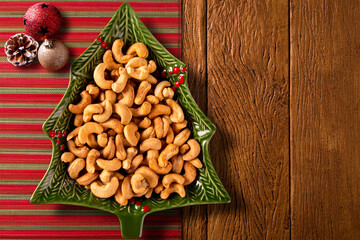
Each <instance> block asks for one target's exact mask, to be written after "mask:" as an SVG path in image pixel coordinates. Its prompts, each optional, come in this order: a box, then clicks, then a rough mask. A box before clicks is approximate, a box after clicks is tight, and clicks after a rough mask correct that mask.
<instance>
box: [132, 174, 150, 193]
mask: <svg viewBox="0 0 360 240" xmlns="http://www.w3.org/2000/svg"><path fill="white" fill-rule="evenodd" d="M130 184H131V188H132V190H133V192H134V193H135V194H145V192H146V190H147V188H148V187H149V183H148V182H147V181H146V179H145V177H144V176H143V175H142V174H139V173H135V174H134V175H132V177H131V179H130Z"/></svg>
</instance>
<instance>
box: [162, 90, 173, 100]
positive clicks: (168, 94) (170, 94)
mask: <svg viewBox="0 0 360 240" xmlns="http://www.w3.org/2000/svg"><path fill="white" fill-rule="evenodd" d="M174 94H175V93H174V90H172V89H171V88H164V90H163V91H162V95H163V96H164V98H173V97H174Z"/></svg>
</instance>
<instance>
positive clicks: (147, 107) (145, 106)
mask: <svg viewBox="0 0 360 240" xmlns="http://www.w3.org/2000/svg"><path fill="white" fill-rule="evenodd" d="M130 111H131V113H132V116H134V117H144V116H146V115H148V114H149V113H150V111H151V104H150V103H149V102H147V101H145V102H143V103H142V104H141V106H140V107H138V108H130Z"/></svg>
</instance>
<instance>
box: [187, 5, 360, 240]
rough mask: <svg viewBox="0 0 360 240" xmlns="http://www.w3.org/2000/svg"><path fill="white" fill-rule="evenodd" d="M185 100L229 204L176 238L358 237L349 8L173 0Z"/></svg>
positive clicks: (358, 25)
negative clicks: (177, 5)
mask: <svg viewBox="0 0 360 240" xmlns="http://www.w3.org/2000/svg"><path fill="white" fill-rule="evenodd" d="M182 17H183V35H182V36H183V39H182V42H183V46H182V47H183V54H182V56H183V57H182V59H183V61H184V62H185V63H186V64H188V66H189V69H190V81H189V82H190V83H189V84H190V88H191V92H192V94H193V96H194V98H195V100H196V101H197V103H198V104H199V106H200V108H201V109H202V110H203V111H204V112H205V113H207V115H208V116H209V118H210V119H211V120H212V121H213V122H214V123H215V125H216V126H217V132H216V134H215V136H214V138H213V140H212V141H211V144H210V149H211V156H212V160H213V163H214V166H215V169H216V171H217V172H218V175H219V177H220V179H221V180H222V182H223V184H224V185H225V187H226V189H227V190H228V192H229V194H230V196H231V198H232V202H231V203H230V204H223V205H208V206H195V207H189V208H184V209H183V237H184V239H201V240H204V239H214V240H218V239H290V238H291V239H299V240H303V239H360V217H359V216H360V1H359V0H346V1H334V0H322V1H319V0H307V1H305V0H290V1H288V0H274V1H270V0H266V1H265V0H241V1H236V0H233V1H228V0H226V1H218V0H207V1H206V0H183V16H182Z"/></svg>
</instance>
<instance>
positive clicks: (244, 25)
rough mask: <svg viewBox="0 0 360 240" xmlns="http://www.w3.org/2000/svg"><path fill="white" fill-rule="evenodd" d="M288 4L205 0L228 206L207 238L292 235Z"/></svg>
mask: <svg viewBox="0 0 360 240" xmlns="http://www.w3.org/2000/svg"><path fill="white" fill-rule="evenodd" d="M288 42H289V38H288V1H285V0H278V1H253V0H251V1H250V0H249V1H235V0H233V1H217V0H208V2H207V67H208V71H207V72H208V116H209V118H210V119H211V120H212V121H213V122H214V123H215V124H216V126H217V132H216V134H215V136H214V138H213V140H212V141H211V144H210V150H211V151H210V155H211V157H212V160H213V163H214V166H215V169H216V171H217V173H218V175H219V176H220V179H221V180H222V182H223V184H224V185H225V187H226V189H227V190H228V192H229V194H230V197H231V199H232V202H231V203H230V204H221V205H209V206H208V226H207V229H208V232H207V239H214V240H215V239H216V240H218V239H265V238H268V239H289V237H290V231H289V115H288V113H289V111H288V108H289V96H288V95H289V79H288V75H289V72H288V68H289V56H288V53H289V51H288V50H289V45H288Z"/></svg>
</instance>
